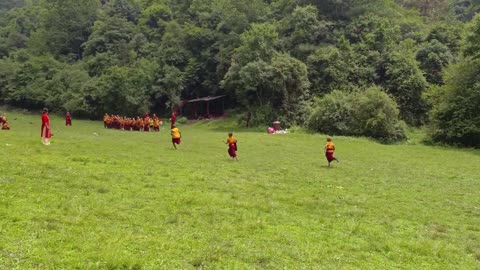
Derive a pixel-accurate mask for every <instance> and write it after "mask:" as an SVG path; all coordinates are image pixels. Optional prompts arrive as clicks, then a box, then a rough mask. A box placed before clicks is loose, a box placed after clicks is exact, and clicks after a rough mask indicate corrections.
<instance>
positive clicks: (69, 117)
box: [65, 112, 72, 126]
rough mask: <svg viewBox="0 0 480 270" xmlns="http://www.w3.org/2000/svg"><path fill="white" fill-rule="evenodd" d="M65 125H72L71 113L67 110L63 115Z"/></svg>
mask: <svg viewBox="0 0 480 270" xmlns="http://www.w3.org/2000/svg"><path fill="white" fill-rule="evenodd" d="M65 126H72V115H71V114H70V113H69V112H67V114H66V115H65Z"/></svg>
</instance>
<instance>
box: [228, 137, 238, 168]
mask: <svg viewBox="0 0 480 270" xmlns="http://www.w3.org/2000/svg"><path fill="white" fill-rule="evenodd" d="M226 144H228V154H229V155H230V157H231V158H232V159H235V160H237V161H238V157H237V139H235V137H233V133H232V132H230V133H228V139H227V142H226Z"/></svg>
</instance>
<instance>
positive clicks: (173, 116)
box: [170, 111, 177, 128]
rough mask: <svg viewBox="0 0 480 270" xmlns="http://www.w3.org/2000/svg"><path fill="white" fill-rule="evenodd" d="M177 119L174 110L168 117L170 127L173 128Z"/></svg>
mask: <svg viewBox="0 0 480 270" xmlns="http://www.w3.org/2000/svg"><path fill="white" fill-rule="evenodd" d="M176 121H177V114H176V113H175V111H173V112H172V117H171V118H170V123H171V125H170V128H173V127H174V126H175V122H176Z"/></svg>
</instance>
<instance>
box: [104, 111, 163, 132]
mask: <svg viewBox="0 0 480 270" xmlns="http://www.w3.org/2000/svg"><path fill="white" fill-rule="evenodd" d="M162 124H163V121H162V119H160V118H159V117H158V116H157V115H156V114H154V115H153V117H150V115H149V114H148V113H145V114H144V115H143V117H139V116H137V117H134V118H130V117H125V116H119V115H109V114H107V113H106V114H105V115H104V116H103V126H104V127H105V128H108V129H119V130H126V131H145V132H149V131H156V132H158V131H160V126H161V125H162Z"/></svg>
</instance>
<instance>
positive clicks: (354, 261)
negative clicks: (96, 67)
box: [0, 114, 480, 269]
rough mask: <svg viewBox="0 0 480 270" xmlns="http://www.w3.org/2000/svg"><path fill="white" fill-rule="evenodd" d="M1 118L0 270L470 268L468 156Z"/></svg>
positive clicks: (477, 194) (343, 142)
mask: <svg viewBox="0 0 480 270" xmlns="http://www.w3.org/2000/svg"><path fill="white" fill-rule="evenodd" d="M8 116H9V120H10V125H11V127H12V130H10V131H0V269H195V268H197V269H480V187H479V185H480V151H479V150H460V149H455V148H443V147H430V146H424V145H421V144H419V143H415V142H412V143H408V144H402V145H389V146H387V145H382V144H378V143H375V142H373V141H370V140H367V139H361V138H360V139H358V138H348V137H335V138H334V142H335V144H336V147H337V151H336V155H337V156H338V157H339V158H340V159H341V163H339V164H337V163H335V164H333V166H334V167H333V168H330V169H329V168H327V167H326V161H325V157H324V155H323V146H324V143H325V136H322V135H311V134H304V133H294V134H289V135H274V136H272V135H267V134H264V133H257V132H251V131H237V132H235V134H234V135H235V136H236V137H237V139H238V141H239V144H238V150H239V152H238V154H239V159H240V161H239V162H234V161H232V160H230V159H229V158H228V155H227V146H226V145H225V144H223V143H222V142H223V141H225V140H226V138H227V132H228V131H229V129H230V128H229V126H230V124H231V123H230V122H228V121H226V122H210V123H200V124H195V125H191V126H180V129H181V131H182V135H183V138H182V144H181V145H180V146H179V150H177V151H175V150H173V147H172V145H171V140H170V134H169V130H168V129H163V130H162V131H161V132H160V133H141V132H123V131H116V130H105V129H103V124H102V123H101V122H91V121H75V119H74V121H73V127H69V128H66V127H65V126H64V121H63V119H61V118H56V117H52V129H53V130H52V132H53V133H54V135H55V136H54V137H53V139H52V144H51V145H50V146H44V145H42V144H41V141H40V116H39V115H37V116H30V115H22V114H9V115H8ZM14 118H16V120H14Z"/></svg>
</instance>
